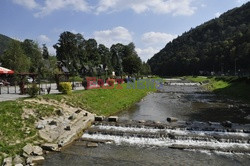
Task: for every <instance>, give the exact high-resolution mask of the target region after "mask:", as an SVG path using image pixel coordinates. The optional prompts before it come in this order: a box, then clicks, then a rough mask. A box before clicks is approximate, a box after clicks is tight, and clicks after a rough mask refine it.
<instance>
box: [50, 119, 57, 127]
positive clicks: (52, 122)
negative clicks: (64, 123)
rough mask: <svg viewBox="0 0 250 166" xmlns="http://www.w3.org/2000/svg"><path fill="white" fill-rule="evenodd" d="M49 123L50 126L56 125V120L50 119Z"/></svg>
mask: <svg viewBox="0 0 250 166" xmlns="http://www.w3.org/2000/svg"><path fill="white" fill-rule="evenodd" d="M49 125H51V126H52V125H54V126H57V122H56V121H54V120H52V121H50V122H49Z"/></svg>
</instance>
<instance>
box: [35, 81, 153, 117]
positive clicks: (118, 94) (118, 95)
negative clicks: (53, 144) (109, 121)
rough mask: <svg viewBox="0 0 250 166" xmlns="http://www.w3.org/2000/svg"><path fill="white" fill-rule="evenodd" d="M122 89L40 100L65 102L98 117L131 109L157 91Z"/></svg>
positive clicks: (43, 97)
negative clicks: (150, 93)
mask: <svg viewBox="0 0 250 166" xmlns="http://www.w3.org/2000/svg"><path fill="white" fill-rule="evenodd" d="M121 87H122V88H121V89H119V88H118V87H117V86H115V87H114V88H112V89H92V90H87V91H84V90H82V91H75V92H74V93H73V94H72V95H68V96H65V95H45V96H40V97H39V98H40V99H46V100H49V99H54V100H57V101H64V102H66V103H67V104H69V105H72V106H74V107H80V108H83V109H86V110H87V111H89V112H92V113H95V114H97V115H105V116H108V115H113V114H115V113H118V112H120V111H122V110H124V109H127V108H129V107H131V105H133V104H134V103H136V102H138V101H140V100H141V99H142V98H143V97H144V96H146V95H147V94H148V93H149V92H154V91H156V89H155V88H152V87H151V88H148V87H147V88H144V89H138V88H134V87H130V86H128V85H127V84H122V85H121Z"/></svg>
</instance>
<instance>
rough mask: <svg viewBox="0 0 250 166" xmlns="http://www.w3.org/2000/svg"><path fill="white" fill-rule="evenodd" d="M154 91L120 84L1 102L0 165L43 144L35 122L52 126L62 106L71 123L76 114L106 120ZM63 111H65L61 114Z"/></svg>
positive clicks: (152, 88) (153, 89)
mask: <svg viewBox="0 0 250 166" xmlns="http://www.w3.org/2000/svg"><path fill="white" fill-rule="evenodd" d="M154 91H156V89H155V88H154V87H146V88H142V89H139V88H138V87H136V86H135V87H128V84H122V85H121V86H120V87H119V88H118V86H115V87H114V88H111V89H92V90H87V91H84V90H80V91H74V92H73V94H72V95H62V94H52V95H44V96H38V97H37V98H34V99H32V100H31V99H19V100H17V101H6V102H1V104H0V163H1V162H2V161H3V158H6V157H7V156H11V157H14V156H15V155H21V154H22V152H23V150H22V148H23V147H24V146H25V145H26V144H28V143H33V144H35V145H41V144H43V143H46V141H44V139H42V138H41V135H39V130H38V129H37V128H38V126H39V123H38V122H39V121H41V120H45V121H46V119H50V122H52V121H53V119H56V117H58V116H59V114H60V113H61V112H60V110H62V106H63V105H65V106H66V107H67V108H68V107H69V108H72V110H73V112H72V118H73V119H74V116H78V115H76V114H74V112H77V110H83V111H82V112H85V110H86V111H88V112H91V113H93V114H97V115H105V116H108V115H113V114H116V113H118V112H120V111H122V110H124V109H127V108H129V107H131V105H133V104H134V103H136V102H138V101H140V100H141V99H142V98H143V97H144V96H146V95H147V94H148V93H150V92H154ZM74 109H76V110H74ZM66 110H68V109H65V110H63V112H64V111H66ZM70 116H71V115H70ZM53 124H56V123H53ZM53 124H52V125H53ZM41 125H43V124H40V127H41ZM57 125H58V124H57ZM58 126H59V125H58ZM40 127H39V128H40ZM65 132H66V131H65Z"/></svg>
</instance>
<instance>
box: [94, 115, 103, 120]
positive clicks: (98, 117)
mask: <svg viewBox="0 0 250 166" xmlns="http://www.w3.org/2000/svg"><path fill="white" fill-rule="evenodd" d="M103 120H104V117H103V116H95V121H103Z"/></svg>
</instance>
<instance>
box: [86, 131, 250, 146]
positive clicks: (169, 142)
mask: <svg viewBox="0 0 250 166" xmlns="http://www.w3.org/2000/svg"><path fill="white" fill-rule="evenodd" d="M82 138H88V139H95V140H103V141H104V140H112V141H114V142H115V143H116V144H118V145H121V144H129V145H141V146H148V145H150V146H161V147H162V146H166V147H168V146H173V145H185V146H195V147H211V148H213V149H219V148H223V149H242V150H248V149H250V145H249V144H246V143H243V144H241V143H226V142H223V143H221V142H218V141H213V142H207V141H194V140H173V139H169V138H138V137H126V136H122V137H120V136H113V135H103V134H94V135H90V134H87V133H86V134H83V136H82Z"/></svg>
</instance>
